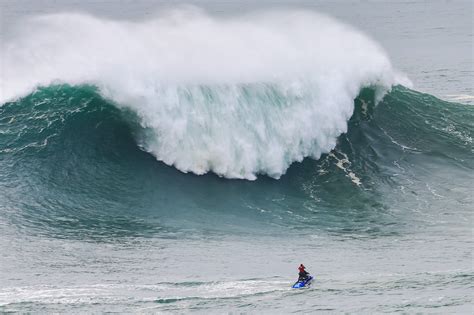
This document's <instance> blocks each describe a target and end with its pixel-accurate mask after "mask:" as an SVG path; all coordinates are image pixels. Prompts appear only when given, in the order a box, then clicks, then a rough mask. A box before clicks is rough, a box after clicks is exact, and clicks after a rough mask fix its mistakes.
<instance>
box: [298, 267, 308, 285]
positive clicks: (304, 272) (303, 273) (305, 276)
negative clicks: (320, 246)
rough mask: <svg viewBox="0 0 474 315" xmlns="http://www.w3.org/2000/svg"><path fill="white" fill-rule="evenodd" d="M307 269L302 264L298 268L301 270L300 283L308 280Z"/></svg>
mask: <svg viewBox="0 0 474 315" xmlns="http://www.w3.org/2000/svg"><path fill="white" fill-rule="evenodd" d="M305 269H306V267H305V266H304V265H303V264H301V265H300V266H299V267H298V270H299V274H298V281H304V280H306V278H308V275H309V272H307V271H306V270H305Z"/></svg>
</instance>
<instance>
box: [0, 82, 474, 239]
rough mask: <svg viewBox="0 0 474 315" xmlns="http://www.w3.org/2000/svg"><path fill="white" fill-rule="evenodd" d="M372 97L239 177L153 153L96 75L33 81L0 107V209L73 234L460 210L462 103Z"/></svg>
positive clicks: (463, 198) (466, 187)
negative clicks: (306, 145) (321, 144)
mask: <svg viewBox="0 0 474 315" xmlns="http://www.w3.org/2000/svg"><path fill="white" fill-rule="evenodd" d="M375 101H376V90H374V89H364V90H362V92H361V93H360V95H359V96H358V97H357V98H356V100H355V102H354V104H353V106H354V108H355V111H354V115H353V116H352V117H351V119H350V120H349V123H348V132H347V133H346V134H344V135H341V136H340V137H339V138H338V141H337V145H336V148H335V149H334V150H332V151H331V152H330V153H329V154H324V155H323V156H322V157H321V158H320V159H319V160H312V159H306V160H305V161H304V162H303V163H297V164H295V165H293V166H292V167H290V168H289V170H288V172H287V174H286V175H285V176H282V178H280V179H279V180H273V179H269V178H266V177H265V176H262V177H261V178H259V180H257V181H256V182H249V181H235V180H224V179H221V178H218V177H217V176H214V175H212V174H208V175H204V176H194V175H191V174H182V173H180V172H178V171H176V170H175V169H174V168H172V167H168V166H165V165H163V164H162V163H157V162H156V160H155V159H154V158H153V157H152V156H151V155H150V154H147V153H145V152H143V150H140V148H139V147H138V146H137V142H136V139H137V136H138V135H141V134H142V133H143V127H142V126H141V125H140V121H141V118H140V117H138V116H137V115H136V113H134V112H132V111H130V110H127V109H118V108H117V107H115V106H114V103H111V102H110V100H107V99H105V98H103V97H102V96H101V95H100V94H99V93H98V91H97V88H96V87H92V86H67V85H61V86H50V87H47V88H40V89H38V90H37V91H35V92H34V93H32V94H30V95H28V96H26V97H24V98H21V99H18V100H17V101H14V102H8V103H6V104H4V106H3V107H0V148H1V150H0V168H1V169H2V172H1V174H0V188H1V189H0V199H1V200H2V201H3V203H2V205H1V210H2V211H3V213H4V216H3V217H2V220H7V221H8V222H9V224H11V225H13V226H19V227H21V228H26V229H27V230H31V231H38V232H39V233H46V234H47V235H58V236H60V237H64V236H67V237H80V238H82V237H85V238H90V237H93V238H97V237H105V238H110V237H118V236H123V235H132V236H133V235H155V234H156V233H158V234H159V235H165V236H167V237H168V236H169V235H171V236H173V237H174V235H176V233H177V231H183V230H184V231H186V230H196V229H198V230H201V229H202V230H208V229H209V230H214V229H216V230H218V231H219V230H220V229H224V230H225V231H226V233H228V232H229V231H230V230H232V231H236V232H241V231H245V232H246V233H247V232H248V230H249V229H250V230H252V231H253V230H255V229H256V230H258V231H261V232H262V233H263V232H265V233H267V232H268V233H273V228H275V229H276V232H275V233H282V231H288V229H289V231H293V232H294V230H293V229H295V228H297V229H298V231H302V230H305V229H306V228H307V229H309V231H313V230H314V229H322V230H328V231H330V232H341V233H369V234H376V235H379V234H380V233H382V234H384V235H385V234H390V233H399V232H400V230H401V229H403V227H404V226H406V225H409V224H416V222H417V220H428V221H430V220H436V213H438V212H441V213H444V212H445V209H449V208H450V207H452V204H451V200H457V201H456V202H458V204H457V209H458V210H459V211H461V212H462V211H464V212H466V213H470V212H469V211H470V210H468V208H469V205H470V202H469V200H470V199H471V197H470V195H471V192H470V186H471V185H470V183H472V180H473V178H472V174H473V173H472V170H473V169H474V161H473V159H472V154H473V152H474V145H473V138H474V126H473V124H472V122H473V121H474V111H473V109H472V108H471V107H470V106H467V105H461V104H455V103H449V102H445V101H441V100H439V99H436V98H435V97H432V96H430V95H427V94H422V93H419V92H416V91H412V90H409V89H406V88H404V87H401V86H396V87H394V88H393V89H392V91H391V92H389V93H388V94H386V95H385V97H384V98H383V100H382V101H381V102H380V103H379V104H378V105H377V106H375ZM209 196H213V197H212V198H209ZM440 196H441V197H440ZM443 196H445V197H446V196H447V197H449V198H445V197H443ZM420 204H421V205H424V204H429V205H430V207H429V210H426V213H425V210H423V211H421V213H423V216H421V218H420V210H419V207H420ZM462 209H464V210H462ZM432 216H434V217H433V218H432ZM466 222H469V221H466ZM456 224H457V223H456ZM262 226H263V227H266V228H264V229H262ZM272 227H273V228H272ZM180 233H181V232H180Z"/></svg>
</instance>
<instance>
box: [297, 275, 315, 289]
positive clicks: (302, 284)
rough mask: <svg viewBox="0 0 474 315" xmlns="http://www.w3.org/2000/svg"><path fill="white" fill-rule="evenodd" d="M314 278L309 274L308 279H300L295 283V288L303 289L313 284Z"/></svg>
mask: <svg viewBox="0 0 474 315" xmlns="http://www.w3.org/2000/svg"><path fill="white" fill-rule="evenodd" d="M312 280H313V277H312V276H308V277H307V278H306V279H303V280H298V281H297V282H296V283H295V284H293V287H292V288H293V289H301V288H306V287H309V286H310V285H311V281H312Z"/></svg>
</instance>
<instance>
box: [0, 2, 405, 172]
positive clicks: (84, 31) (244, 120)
mask: <svg viewBox="0 0 474 315" xmlns="http://www.w3.org/2000/svg"><path fill="white" fill-rule="evenodd" d="M12 34H13V35H12V36H11V37H10V39H8V40H6V42H5V43H4V49H3V50H2V56H0V57H1V58H3V59H2V60H4V62H3V67H4V69H3V70H4V71H3V77H2V78H1V88H0V91H1V92H0V93H1V94H0V102H2V103H3V102H5V101H6V100H10V99H13V98H16V97H18V96H21V95H25V94H26V93H29V92H30V91H32V90H33V89H35V88H36V87H37V86H39V85H49V84H53V83H69V84H84V83H88V84H94V85H96V86H98V87H99V89H100V91H101V93H102V94H103V95H104V96H105V97H107V98H110V99H112V100H113V101H115V102H116V104H118V106H122V107H127V108H129V109H131V110H133V111H134V112H136V113H137V115H138V116H139V117H140V122H141V124H142V126H143V127H144V132H143V134H142V135H140V138H139V139H137V140H138V141H139V143H140V145H141V146H142V147H143V148H144V149H145V150H146V151H149V152H150V153H152V154H153V155H154V156H155V157H156V158H157V159H158V160H161V161H163V162H165V163H166V164H169V165H174V166H175V167H176V168H177V169H179V170H181V171H183V172H193V173H196V174H204V173H206V172H209V171H212V172H214V173H216V174H218V175H220V176H225V177H228V178H245V179H255V178H256V175H257V174H267V175H269V176H271V177H274V178H279V177H280V176H281V175H282V174H284V173H285V171H286V169H287V168H288V167H289V165H290V164H291V163H293V162H295V161H301V160H302V159H303V158H305V157H313V158H316V159H317V158H319V156H320V155H321V154H322V153H325V152H329V151H330V150H331V149H333V148H334V146H335V144H336V138H337V137H338V136H339V135H340V134H341V133H343V132H346V130H347V121H348V119H349V118H350V116H351V115H352V112H353V100H354V98H355V97H356V96H357V95H358V92H359V90H360V89H361V88H362V87H365V86H369V85H376V86H379V87H380V88H381V91H384V90H385V89H388V88H390V86H391V85H393V84H395V83H397V82H404V81H397V80H399V79H400V80H404V79H403V77H402V76H399V75H398V74H397V72H396V71H395V70H394V69H393V68H392V65H391V63H390V60H389V58H388V57H387V55H386V54H385V52H384V51H383V49H381V48H380V47H379V46H378V45H377V44H376V43H375V42H373V41H372V40H370V39H369V38H367V37H366V36H365V35H363V34H362V33H360V32H358V31H357V30H354V29H353V28H351V27H350V26H347V25H344V24H342V23H339V22H337V21H335V20H333V19H331V18H329V17H326V16H323V15H320V14H317V13H314V12H305V11H284V12H283V11H272V12H260V13H252V14H248V15H243V16H237V17H226V18H219V17H213V16H209V15H208V14H206V13H205V12H202V11H200V10H198V9H189V8H187V9H180V10H174V11H166V12H162V13H161V14H159V15H157V16H156V17H154V18H153V19H151V20H148V21H143V22H136V23H132V22H125V21H112V20H102V19H99V18H96V17H93V16H87V15H83V14H55V15H48V16H42V17H37V18H34V19H32V20H29V21H26V22H24V23H22V24H21V26H18V27H17V28H16V30H15V32H14V33H12Z"/></svg>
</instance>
